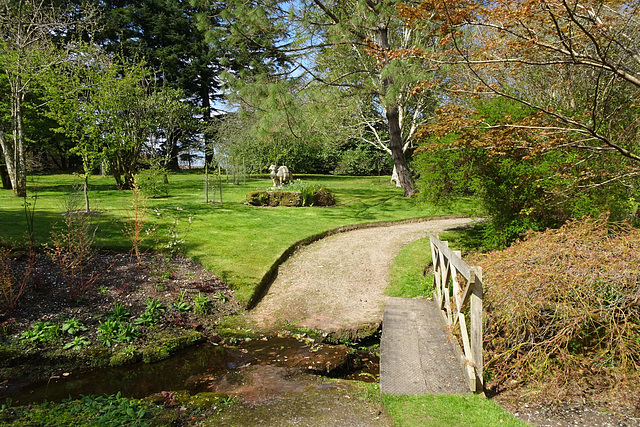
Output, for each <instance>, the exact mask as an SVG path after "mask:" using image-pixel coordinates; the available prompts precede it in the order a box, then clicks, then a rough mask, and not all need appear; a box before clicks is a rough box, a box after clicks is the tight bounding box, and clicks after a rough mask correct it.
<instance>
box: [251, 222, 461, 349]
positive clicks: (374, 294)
mask: <svg viewBox="0 0 640 427" xmlns="http://www.w3.org/2000/svg"><path fill="white" fill-rule="evenodd" d="M472 222H473V220H472V219H470V218H446V219H433V220H427V221H422V222H410V223H401V224H398V225H391V226H386V227H374V228H365V229H359V230H354V231H349V232H345V233H338V234H334V235H332V236H329V237H326V238H324V239H321V240H319V241H317V242H315V243H312V244H311V245H308V246H305V247H304V248H302V249H301V250H299V251H298V252H296V253H295V254H294V255H293V256H292V257H291V258H289V260H287V261H286V262H285V263H284V264H283V265H282V266H281V267H280V269H279V272H278V277H277V278H276V280H275V282H274V283H273V284H272V285H271V288H270V289H269V292H268V293H267V295H266V296H265V297H264V298H263V299H262V301H261V302H260V303H259V304H258V305H257V306H256V308H255V309H253V310H252V311H251V312H250V313H249V318H250V320H253V321H254V322H255V324H256V325H257V326H258V327H259V328H260V329H263V330H267V331H268V330H275V329H276V328H277V327H280V328H282V327H283V326H284V327H285V328H286V325H288V324H292V325H295V326H296V327H298V328H313V329H318V330H322V331H326V332H328V333H331V334H335V335H336V336H344V335H345V334H347V335H349V336H353V337H355V335H356V334H357V332H358V331H361V330H365V329H366V330H370V329H371V328H374V329H376V328H377V326H378V325H379V324H380V323H381V322H382V314H383V310H384V304H385V301H386V300H387V298H388V297H387V296H385V295H384V291H385V289H386V287H387V286H388V284H389V271H390V268H391V264H392V262H393V259H394V258H395V256H396V255H397V254H398V252H400V250H401V249H402V247H403V246H404V245H406V244H407V243H409V242H412V241H414V240H417V239H420V238H422V237H426V236H428V235H429V233H434V232H441V231H444V230H448V229H451V228H455V227H460V226H466V225H469V224H471V223H472Z"/></svg>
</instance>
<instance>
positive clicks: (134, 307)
mask: <svg viewBox="0 0 640 427" xmlns="http://www.w3.org/2000/svg"><path fill="white" fill-rule="evenodd" d="M28 263H29V261H28V257H27V256H25V255H23V256H22V257H19V258H18V259H13V261H12V262H11V263H10V268H11V270H12V271H13V273H14V274H15V275H18V277H19V273H20V272H21V271H23V270H24V266H25V265H27V264H28ZM85 272H86V274H85V283H89V282H91V284H90V286H87V289H86V290H85V291H84V292H81V293H79V292H78V288H79V286H76V288H75V289H71V287H70V286H69V284H68V281H67V280H65V277H64V275H63V274H62V272H61V269H60V267H59V266H58V265H57V264H55V263H54V262H53V261H52V259H51V257H49V256H48V255H47V254H38V255H37V256H36V257H35V260H34V262H33V270H32V274H31V280H30V281H29V282H28V284H27V287H26V288H25V291H24V293H23V294H22V295H21V297H20V299H19V300H18V304H17V305H16V307H15V309H14V310H12V311H8V312H7V311H5V312H4V313H2V312H0V350H2V349H3V347H4V350H3V354H2V357H1V358H0V359H5V360H2V361H1V362H0V377H3V378H4V380H3V381H0V395H2V394H3V390H4V391H5V392H6V391H7V390H10V387H11V386H12V383H14V382H15V380H18V382H19V383H21V382H23V381H25V380H27V382H28V381H35V380H37V379H39V378H47V377H49V376H52V375H59V374H60V369H64V370H66V371H68V370H69V369H79V368H83V367H87V366H101V365H104V364H105V363H109V358H110V357H111V356H113V355H114V354H116V352H118V351H119V350H120V348H122V347H125V346H135V348H136V349H138V350H141V349H143V348H145V347H151V346H153V345H157V342H159V341H161V340H162V339H165V338H169V337H174V338H177V337H181V336H187V335H188V334H190V333H191V334H192V335H191V336H193V333H194V332H195V331H197V332H198V333H199V334H200V335H199V336H202V339H208V340H210V341H213V342H217V341H220V339H221V338H220V337H219V336H217V334H216V332H215V328H216V324H217V322H218V320H219V319H220V318H222V317H225V316H228V315H231V314H236V313H238V312H239V311H241V310H242V306H241V305H240V304H239V303H238V302H237V300H236V298H235V294H234V292H233V290H232V289H231V288H230V287H229V286H228V285H227V284H226V283H225V282H224V281H223V280H221V279H220V278H218V277H217V276H216V275H214V274H212V273H211V272H209V271H207V270H206V269H205V268H203V267H202V266H201V265H198V264H196V263H195V262H193V261H192V260H190V259H187V258H184V257H179V256H176V257H173V258H168V257H165V256H163V255H151V254H145V255H143V256H142V258H141V262H140V263H138V262H137V259H136V258H135V257H131V256H130V255H129V254H113V253H96V254H93V256H92V257H91V259H90V262H88V263H87V269H86V271H85ZM91 276H93V278H94V279H91V278H90V277H91ZM198 294H202V295H205V296H207V298H208V299H209V300H210V304H209V309H208V310H207V312H206V313H205V312H196V310H194V297H195V296H196V295H198ZM72 295H73V297H72ZM154 299H155V300H157V301H158V302H160V303H161V304H162V306H163V307H164V312H163V313H162V314H161V316H160V318H159V319H158V320H157V322H156V324H155V325H153V327H149V326H145V325H138V326H137V328H138V337H137V338H135V339H134V340H132V341H131V342H126V343H125V342H122V343H115V344H112V345H111V346H110V347H109V348H108V349H107V348H105V347H104V346H102V345H101V344H99V343H98V342H99V340H98V335H99V334H98V327H99V325H100V323H101V322H104V321H105V319H106V318H107V317H108V316H109V314H110V313H111V312H112V311H113V310H114V307H115V305H116V304H120V305H122V306H123V307H124V308H125V310H126V311H127V312H128V313H129V316H128V318H127V321H128V322H131V323H133V321H134V320H135V319H136V318H138V317H140V315H141V314H142V313H143V312H144V311H145V308H146V305H147V301H151V300H154ZM180 301H183V302H184V303H186V304H187V305H189V306H190V309H189V310H178V309H177V305H178V303H179V302H180ZM71 318H75V319H76V320H78V321H80V322H81V324H82V325H83V326H84V327H86V328H87V330H86V331H83V332H81V333H79V334H78V336H83V337H86V338H87V339H89V340H90V341H91V345H89V346H87V347H85V348H84V349H83V350H82V351H75V350H63V346H64V345H65V344H67V343H68V342H70V341H71V340H72V337H71V336H70V335H69V334H66V333H65V332H62V331H59V332H58V335H59V338H57V339H54V340H52V341H51V342H39V341H34V342H30V343H29V342H27V343H25V342H24V341H23V343H22V344H21V345H20V346H19V347H15V343H16V342H18V341H21V340H20V339H19V338H20V337H21V335H22V333H24V332H25V331H29V330H33V327H34V325H36V324H38V323H40V322H51V323H53V324H56V325H58V326H61V325H62V324H63V322H64V321H65V320H67V319H71ZM177 349H179V348H175V350H177ZM175 350H174V351H175ZM136 360H140V355H138V356H137V357H136V358H135V360H133V359H132V360H131V361H136ZM129 363H130V362H129ZM60 365H63V366H60ZM62 372H64V371H62ZM25 376H26V377H28V379H26V378H25Z"/></svg>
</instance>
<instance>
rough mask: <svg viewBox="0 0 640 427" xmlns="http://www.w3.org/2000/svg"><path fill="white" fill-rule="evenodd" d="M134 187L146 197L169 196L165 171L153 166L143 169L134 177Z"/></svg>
mask: <svg viewBox="0 0 640 427" xmlns="http://www.w3.org/2000/svg"><path fill="white" fill-rule="evenodd" d="M135 186H137V187H138V189H139V191H141V192H142V194H144V195H145V196H146V197H166V196H168V195H169V185H168V182H167V170H166V169H163V168H162V167H159V166H155V165H152V166H151V167H149V168H147V169H143V170H141V171H140V172H138V174H137V175H136V178H135ZM134 189H135V187H134Z"/></svg>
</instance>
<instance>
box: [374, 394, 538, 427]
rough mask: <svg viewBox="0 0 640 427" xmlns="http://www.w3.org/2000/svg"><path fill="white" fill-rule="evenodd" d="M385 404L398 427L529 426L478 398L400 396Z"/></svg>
mask: <svg viewBox="0 0 640 427" xmlns="http://www.w3.org/2000/svg"><path fill="white" fill-rule="evenodd" d="M382 401H383V402H384V405H385V406H386V408H387V410H388V411H389V414H390V415H391V416H392V417H393V422H394V425H395V426H396V427H463V426H464V427H475V426H478V427H480V426H482V427H484V426H504V427H524V426H527V425H528V424H527V423H525V422H524V421H520V420H518V419H517V418H515V417H514V416H513V415H511V414H510V413H508V412H506V411H505V410H504V409H502V408H501V407H500V406H498V405H497V404H496V403H494V402H493V401H491V400H488V399H485V398H483V397H481V396H477V395H426V396H399V395H391V394H383V395H382Z"/></svg>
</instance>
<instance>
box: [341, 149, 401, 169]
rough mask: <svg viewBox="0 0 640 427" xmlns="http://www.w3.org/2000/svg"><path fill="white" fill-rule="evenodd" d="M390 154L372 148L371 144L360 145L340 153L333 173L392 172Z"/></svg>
mask: <svg viewBox="0 0 640 427" xmlns="http://www.w3.org/2000/svg"><path fill="white" fill-rule="evenodd" d="M392 168H393V165H391V167H390V158H389V156H388V155H387V154H386V153H384V152H382V151H377V150H374V149H372V147H371V146H367V145H363V144H361V145H359V146H357V147H356V148H353V149H348V150H345V151H342V152H340V153H339V158H338V159H337V163H336V166H335V169H334V170H333V173H335V174H338V175H353V176H358V175H380V174H381V173H384V174H385V175H386V174H388V173H390V172H391V169H392Z"/></svg>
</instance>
